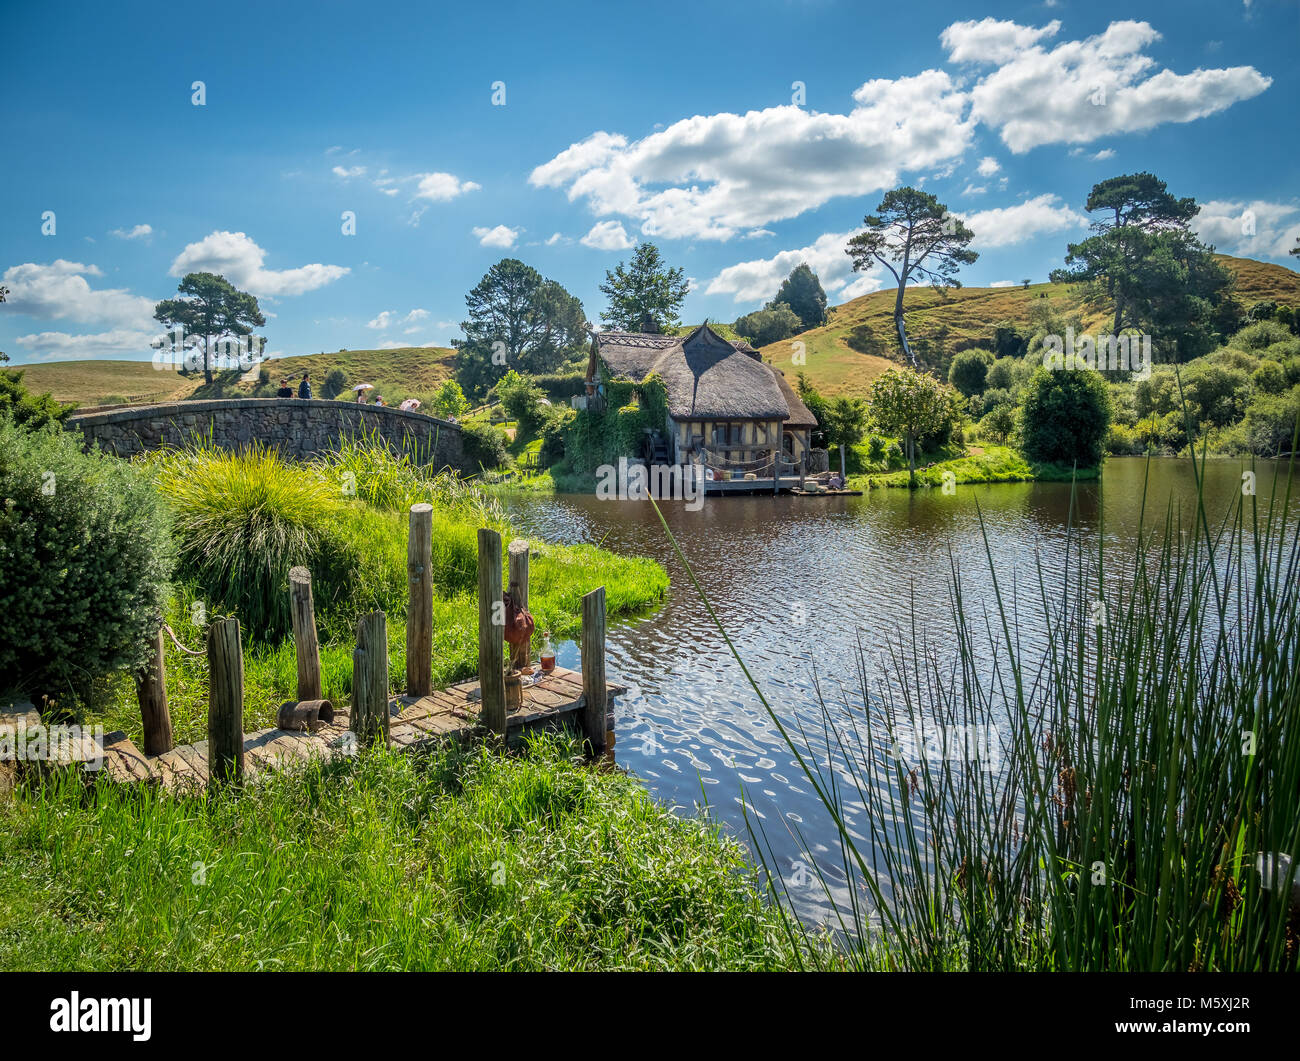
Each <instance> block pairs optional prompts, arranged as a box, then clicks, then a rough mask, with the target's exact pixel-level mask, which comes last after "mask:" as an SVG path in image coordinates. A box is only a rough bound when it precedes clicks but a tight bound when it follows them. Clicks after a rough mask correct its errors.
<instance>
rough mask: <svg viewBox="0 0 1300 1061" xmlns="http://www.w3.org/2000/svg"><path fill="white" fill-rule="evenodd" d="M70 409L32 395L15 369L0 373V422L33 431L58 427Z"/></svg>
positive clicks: (39, 395) (50, 399)
mask: <svg viewBox="0 0 1300 1061" xmlns="http://www.w3.org/2000/svg"><path fill="white" fill-rule="evenodd" d="M72 410H73V406H71V405H60V404H59V403H58V402H56V401H55V400H54V399H53V398H52V397H51V396H50V395H48V394H33V393H32V392H31V391H29V390H28V389H27V388H26V387H24V386H23V374H22V371H21V370H19V369H10V368H6V369H0V420H3V419H6V418H7V419H10V420H12V421H13V422H14V423H16V424H18V425H19V426H20V427H26V428H29V429H33V430H34V429H36V428H41V427H45V425H46V424H57V423H62V422H63V421H64V420H65V419H67V416H68V414H69V413H70V412H72Z"/></svg>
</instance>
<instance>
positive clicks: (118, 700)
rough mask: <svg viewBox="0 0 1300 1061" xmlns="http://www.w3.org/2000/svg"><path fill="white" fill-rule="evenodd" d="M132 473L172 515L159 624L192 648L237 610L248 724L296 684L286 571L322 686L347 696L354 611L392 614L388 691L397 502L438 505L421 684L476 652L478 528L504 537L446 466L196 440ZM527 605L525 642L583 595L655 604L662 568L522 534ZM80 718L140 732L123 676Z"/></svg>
mask: <svg viewBox="0 0 1300 1061" xmlns="http://www.w3.org/2000/svg"><path fill="white" fill-rule="evenodd" d="M144 467H145V469H146V470H147V472H148V474H149V475H150V476H151V477H152V478H153V480H154V481H155V483H156V484H157V486H158V489H159V491H160V492H161V493H162V495H163V497H164V498H165V499H166V500H167V501H168V503H169V505H170V506H171V508H172V510H173V511H174V513H175V517H176V522H175V526H176V536H177V539H178V543H179V548H180V556H181V564H180V570H179V577H178V579H177V580H176V582H175V584H174V586H173V592H172V595H171V599H170V601H169V603H168V606H167V611H166V620H167V623H168V625H169V626H170V627H171V629H172V630H173V631H174V633H175V635H176V637H177V639H178V640H179V641H180V642H181V643H182V644H184V645H186V646H188V647H189V648H191V649H198V648H201V647H202V645H203V639H204V636H205V634H204V630H205V627H206V624H207V623H208V622H209V621H210V620H211V618H212V617H213V616H215V615H218V614H221V615H226V614H233V615H235V616H237V617H238V618H239V619H240V621H241V626H242V627H243V631H244V644H245V659H244V687H245V715H244V728H245V729H246V730H251V729H256V728H260V727H263V726H268V725H272V724H273V723H274V719H275V713H276V710H277V708H278V706H279V704H280V703H282V702H283V701H284V700H286V699H292V698H293V696H294V694H295V690H296V686H297V669H296V663H295V655H294V646H293V641H292V638H291V637H290V636H289V629H288V627H289V619H288V613H287V609H286V604H287V596H288V573H289V569H290V567H292V566H294V565H296V564H301V565H303V566H306V567H307V568H308V569H309V570H310V571H311V572H312V577H313V594H314V597H315V603H316V612H317V623H318V627H319V629H320V639H321V649H320V656H321V678H322V684H323V692H324V695H325V696H326V697H328V698H331V699H336V700H339V701H342V702H346V700H347V698H348V696H349V695H350V693H351V679H352V649H353V647H354V645H355V623H356V619H357V617H358V616H359V615H361V614H362V613H363V612H365V611H369V610H371V609H375V608H378V609H382V610H383V611H384V612H385V613H386V614H387V616H388V634H389V668H390V677H391V681H392V685H393V687H394V688H400V687H401V686H402V684H403V682H404V681H405V670H406V628H405V616H406V601H407V570H406V538H407V528H408V519H407V512H408V511H409V509H410V506H411V505H412V504H414V503H416V502H421V501H422V502H427V503H429V504H431V505H433V507H434V517H433V518H434V532H433V581H434V602H433V664H432V670H433V679H434V682H435V684H436V685H446V684H449V683H451V682H453V681H459V680H462V679H465V678H468V677H471V676H472V675H473V674H474V672H475V670H476V668H477V662H478V640H477V636H478V635H477V630H478V602H477V571H478V543H477V530H478V528H479V527H491V528H493V529H495V530H497V531H499V532H500V533H501V535H502V539H503V545H504V544H505V543H507V542H508V541H509V540H510V539H511V538H512V537H514V536H515V535H514V531H513V529H512V528H511V527H510V526H509V524H508V521H507V520H506V519H505V517H504V516H503V514H502V511H501V509H500V507H499V505H497V503H496V502H495V501H494V500H492V499H491V498H490V497H488V496H487V495H485V494H484V493H483V492H482V491H480V490H478V489H475V488H473V487H471V486H468V485H466V484H464V483H462V482H461V481H459V480H457V479H455V478H453V477H450V476H446V475H437V476H435V475H432V474H430V473H428V472H426V471H425V470H423V469H421V468H418V467H416V466H414V465H412V464H411V463H410V462H408V461H406V460H405V459H403V458H400V457H396V456H393V455H392V454H390V453H389V452H388V451H387V450H384V449H382V448H379V447H375V446H371V445H368V444H366V443H364V442H354V443H350V444H348V445H345V446H344V447H343V448H342V450H341V451H340V452H338V453H335V454H331V455H329V456H327V457H324V458H322V459H321V460H319V461H316V462H314V463H312V464H308V465H303V464H292V463H287V462H284V461H282V460H281V459H280V458H279V457H278V456H277V455H276V454H275V453H273V452H267V451H264V450H258V449H256V448H254V449H252V450H249V451H246V452H243V453H238V454H234V453H224V452H221V451H216V450H210V449H206V448H203V447H202V446H197V447H192V448H188V449H183V450H173V451H162V452H159V453H157V454H154V455H152V456H151V457H149V458H147V459H146V460H145V462H144ZM531 544H532V556H531V561H530V572H529V576H530V599H529V608H530V611H531V612H532V613H533V615H534V617H535V619H536V623H537V626H536V637H537V638H538V640H539V643H540V638H541V636H542V634H543V632H545V631H550V633H551V634H552V636H553V637H554V638H556V639H561V640H563V639H569V638H576V637H577V636H578V634H579V632H580V629H581V601H582V597H583V595H584V594H585V593H587V592H589V591H590V590H592V589H595V588H596V587H597V586H602V585H603V586H604V587H605V591H606V602H607V607H608V609H609V614H610V616H611V618H613V619H617V618H618V617H620V616H629V615H634V614H636V613H638V612H641V611H643V610H645V609H646V608H648V607H651V606H653V605H654V604H656V603H657V602H658V601H659V600H661V599H662V598H663V595H664V592H665V591H666V589H667V585H668V576H667V573H666V572H665V571H664V569H663V567H662V566H661V565H659V564H657V563H655V562H654V561H651V560H648V559H644V558H641V557H625V556H616V555H614V554H613V553H610V552H608V551H606V550H603V549H599V548H597V547H595V546H590V545H552V544H548V543H546V542H541V541H533V542H532V543H531ZM165 644H166V649H165V652H166V665H167V677H168V682H167V692H168V698H169V702H170V710H171V715H172V723H173V726H174V729H175V734H176V739H177V740H178V741H179V742H182V743H183V742H189V741H194V740H199V739H202V737H203V736H204V735H205V733H206V726H207V721H206V720H207V663H206V659H205V658H204V657H203V656H192V655H189V654H187V653H185V652H183V651H182V650H181V649H180V648H179V647H177V645H176V644H174V643H173V642H172V640H171V639H170V638H167V639H166V641H165ZM89 719H90V720H93V721H102V722H104V724H105V725H106V726H108V727H109V728H111V729H122V730H125V731H126V732H127V734H128V735H130V736H132V737H133V738H138V737H139V736H140V728H141V721H140V714H139V708H138V705H137V703H136V697H135V690H134V686H133V684H132V682H131V680H130V679H129V677H128V676H126V675H119V676H117V677H116V678H115V679H113V680H112V681H110V682H109V683H108V684H107V687H106V688H105V690H104V691H103V695H102V697H101V698H100V701H99V703H97V704H96V705H95V707H94V710H93V711H92V712H91V713H90V715H89Z"/></svg>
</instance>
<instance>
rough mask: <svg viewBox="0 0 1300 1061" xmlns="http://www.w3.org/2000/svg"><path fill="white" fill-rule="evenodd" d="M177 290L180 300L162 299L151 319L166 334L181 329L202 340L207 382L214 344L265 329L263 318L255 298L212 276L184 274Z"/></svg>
mask: <svg viewBox="0 0 1300 1061" xmlns="http://www.w3.org/2000/svg"><path fill="white" fill-rule="evenodd" d="M177 291H178V292H179V293H180V296H181V297H180V298H168V299H163V301H161V302H159V303H158V305H157V306H155V307H154V314H153V315H154V319H155V320H156V321H158V322H159V323H160V324H162V325H163V326H164V327H166V328H167V329H168V330H169V331H170V330H172V329H175V328H182V329H184V331H185V333H186V334H187V335H195V336H198V337H200V339H202V340H203V351H202V353H203V373H204V379H205V380H206V382H208V383H211V382H212V372H213V361H214V356H215V354H216V349H215V344H216V341H217V340H218V339H221V338H223V337H225V336H244V335H251V334H252V331H253V329H254V328H261V327H263V326H265V324H266V318H265V317H264V316H263V315H262V311H261V309H260V308H259V307H258V304H257V298H256V297H255V296H253V295H250V294H249V293H248V292H246V291H239V290H237V289H236V288H235V286H234V285H233V284H231V283H230V281H229V280H227V279H226V278H225V277H224V276H218V275H216V274H215V273H187V274H186V275H185V276H184V277H183V278H182V279H181V282H180V284H179V285H178V286H177ZM173 352H174V353H180V352H181V351H178V350H177V351H173Z"/></svg>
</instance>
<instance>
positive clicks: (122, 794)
mask: <svg viewBox="0 0 1300 1061" xmlns="http://www.w3.org/2000/svg"><path fill="white" fill-rule="evenodd" d="M575 752H576V749H575V747H574V746H572V745H569V744H565V743H562V742H560V741H558V740H556V739H554V738H544V739H540V738H539V739H537V740H535V741H534V742H533V743H532V745H531V746H530V748H529V750H528V751H527V753H526V754H524V755H521V756H503V755H499V754H497V753H494V752H491V751H488V750H486V749H484V748H481V747H480V748H475V749H472V750H468V751H459V750H457V749H456V748H453V747H447V748H444V749H442V750H441V751H438V752H436V753H434V754H432V755H430V756H427V757H425V756H414V755H399V754H396V753H392V752H386V751H381V750H376V751H375V752H373V753H371V754H368V755H365V756H363V757H361V758H359V759H356V760H352V761H345V762H341V763H338V764H333V765H330V766H327V767H321V766H318V765H317V766H310V767H306V768H304V769H302V770H300V771H298V772H295V773H290V774H285V775H279V776H277V777H274V778H271V779H269V780H268V781H267V782H266V783H264V784H259V785H257V786H252V787H250V788H248V789H246V790H245V791H244V792H243V793H241V794H238V795H234V796H232V795H226V796H223V797H220V798H214V799H211V800H206V799H201V798H200V799H194V798H175V797H171V796H166V795H162V794H160V793H158V792H157V791H151V790H141V789H137V788H130V787H124V786H113V785H110V784H101V787H99V788H98V789H97V790H95V791H94V792H93V793H92V795H91V797H90V798H87V796H86V794H85V792H84V789H83V787H82V784H81V782H80V780H79V779H78V778H76V777H75V776H73V777H70V778H65V781H64V783H62V784H49V785H47V786H45V787H44V788H42V789H40V790H36V791H21V790H20V792H19V793H18V794H17V795H16V796H15V797H10V798H9V799H8V800H7V801H6V802H3V803H0V926H3V928H2V929H0V970H15V969H21V970H51V969H59V970H73V969H75V970H83V969H86V970H110V969H111V970H115V971H116V970H123V969H129V970H159V969H160V970H173V969H182V970H295V969H298V970H301V969H320V970H405V969H439V970H538V969H558V970H568V969H574V970H616V969H646V970H660V969H703V970H710V969H773V968H786V967H788V965H789V963H790V960H791V947H790V945H789V943H788V942H787V941H786V937H785V935H784V932H783V930H782V929H781V926H780V924H779V919H778V917H777V916H776V915H775V913H774V912H773V911H772V910H771V908H770V907H767V906H765V905H764V904H763V903H762V902H761V899H760V893H759V891H758V888H757V887H756V884H755V881H754V878H753V871H752V867H751V866H750V865H749V864H748V863H747V862H746V861H745V859H744V857H743V852H742V849H741V848H740V847H739V845H737V844H736V843H735V842H733V841H729V840H726V839H724V838H723V837H722V836H721V835H720V834H719V832H718V831H717V829H716V827H714V826H712V825H711V824H709V823H707V822H706V821H704V820H701V819H698V818H683V817H679V816H677V815H674V814H673V813H672V812H670V811H669V810H668V809H666V808H664V807H662V806H660V805H659V804H657V803H655V802H654V801H653V800H652V799H651V798H650V797H649V796H648V795H647V794H646V792H645V790H644V789H643V788H642V787H641V785H640V784H639V783H638V782H637V781H635V780H634V779H631V778H629V777H627V776H625V775H623V774H620V773H617V772H612V773H611V772H602V771H600V770H597V769H594V768H592V767H589V766H585V765H582V764H581V763H580V762H579V761H578V760H577V759H576V757H575Z"/></svg>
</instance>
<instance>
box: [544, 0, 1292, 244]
mask: <svg viewBox="0 0 1300 1061" xmlns="http://www.w3.org/2000/svg"><path fill="white" fill-rule="evenodd" d="M1060 29H1061V23H1060V22H1059V21H1057V20H1053V21H1051V22H1049V23H1047V24H1046V25H1044V26H1024V25H1020V24H1018V23H1016V22H1012V21H1000V20H997V19H993V18H986V19H983V20H982V21H978V22H976V21H969V22H956V23H953V24H952V25H950V26H949V27H948V28H947V29H945V30H944V31H943V33H942V35H941V38H940V40H941V43H942V46H943V48H944V50H945V52H946V54H947V57H948V61H949V62H950V63H952V64H954V65H955V66H957V67H958V68H959V70H958V73H960V74H961V78H960V79H958V78H957V77H955V76H954V74H953V73H950V72H949V71H947V70H925V71H922V72H921V73H918V74H915V75H912V76H904V77H899V78H896V79H876V80H872V81H868V82H866V83H865V84H863V85H862V86H860V87H859V88H858V89H857V91H855V92H854V93H853V97H852V106H849V107H846V108H845V109H844V111H843V112H838V113H837V112H826V113H823V112H817V111H811V110H807V109H804V108H802V107H796V106H780V107H768V108H765V109H762V110H752V111H747V112H746V113H744V114H735V113H728V112H724V113H719V114H708V115H695V116H693V117H690V118H684V119H682V120H680V121H677V122H674V123H673V124H671V125H669V126H667V127H666V128H656V130H655V131H654V132H652V133H650V134H649V135H647V136H645V137H643V138H641V139H632V138H629V137H628V136H625V135H623V134H620V133H616V132H610V131H606V130H600V131H597V132H594V133H592V134H591V135H590V136H588V137H587V138H586V139H584V140H581V141H578V142H576V143H573V144H571V145H570V146H569V147H567V148H565V149H564V150H563V151H561V152H560V153H559V154H557V155H555V157H553V158H552V159H550V160H549V161H547V162H545V163H543V164H542V165H539V166H537V167H536V168H535V169H534V170H533V171H532V174H531V175H530V178H529V180H530V182H531V183H532V184H533V185H535V186H538V187H545V188H561V189H564V191H565V192H566V194H567V195H568V197H569V199H570V201H581V202H584V203H585V204H586V205H587V206H588V207H589V208H590V209H591V211H592V212H593V213H594V214H595V215H596V216H597V217H598V218H611V217H620V218H624V219H628V220H630V221H632V222H634V223H635V224H636V225H637V226H639V231H640V234H641V235H645V236H651V237H664V238H682V239H715V240H727V239H731V238H732V237H733V236H736V235H742V236H743V235H745V234H751V233H757V232H762V231H765V229H764V226H766V225H768V224H769V223H772V222H776V221H781V220H785V219H788V218H791V217H795V216H797V215H799V214H801V213H803V212H804V211H806V210H810V209H815V208H816V207H819V206H821V205H822V204H823V203H826V202H827V201H829V200H831V199H833V198H836V197H839V196H853V197H862V196H868V195H872V194H874V193H877V192H879V191H881V190H883V189H886V188H890V187H893V186H895V185H897V184H899V183H900V182H901V179H902V178H903V175H904V174H910V175H924V174H926V173H940V174H943V173H947V172H951V170H952V167H954V166H955V165H956V164H957V163H958V162H959V160H960V159H961V157H962V155H963V154H964V153H965V152H966V151H967V150H968V149H969V148H970V147H971V145H972V144H973V142H974V135H975V132H976V130H977V128H978V127H979V126H980V125H981V124H983V125H985V126H987V127H989V128H991V129H993V130H995V131H997V132H998V133H999V134H1000V135H1001V138H1002V140H1003V142H1004V143H1005V144H1006V145H1007V147H1009V148H1010V149H1011V150H1012V151H1013V152H1016V153H1022V152H1025V151H1028V150H1030V149H1031V148H1033V147H1036V146H1038V145H1041V144H1050V143H1086V142H1090V141H1092V140H1095V139H1097V138H1099V137H1102V136H1111V135H1118V134H1121V133H1126V132H1141V131H1143V130H1147V129H1151V128H1153V127H1155V126H1157V125H1160V124H1162V123H1165V122H1187V121H1192V120H1194V119H1196V118H1201V117H1204V116H1206V115H1210V114H1214V113H1217V112H1219V111H1222V110H1224V109H1225V108H1227V107H1229V106H1231V105H1232V104H1233V103H1236V102H1238V101H1240V100H1244V99H1249V98H1250V97H1252V96H1255V95H1258V94H1259V93H1260V92H1262V91H1264V90H1265V89H1266V88H1267V87H1268V86H1269V84H1270V79H1269V78H1267V77H1265V76H1264V75H1263V74H1261V73H1260V72H1259V71H1257V70H1256V69H1254V67H1249V66H1241V67H1231V68H1226V69H1197V70H1194V71H1192V72H1191V73H1187V74H1178V73H1174V72H1173V71H1171V70H1167V69H1159V68H1158V64H1157V63H1156V60H1155V59H1153V58H1151V57H1150V56H1149V55H1147V54H1145V50H1146V49H1147V48H1149V46H1150V45H1152V44H1153V43H1154V42H1156V41H1157V40H1159V37H1160V35H1159V34H1158V33H1157V32H1156V31H1155V30H1154V29H1153V28H1152V27H1151V26H1150V25H1149V24H1148V23H1146V22H1133V21H1123V22H1113V23H1111V24H1110V25H1109V26H1108V27H1107V29H1106V30H1105V31H1104V32H1102V33H1100V34H1097V35H1095V36H1092V37H1087V38H1085V39H1082V40H1075V41H1063V42H1060V43H1056V44H1053V40H1054V38H1056V36H1057V35H1058V33H1059V32H1060ZM1000 169H1001V167H1000V165H999V164H998V162H997V160H996V159H995V158H993V157H992V156H986V157H984V158H983V159H981V160H980V162H979V164H978V166H977V172H978V174H979V175H980V176H983V177H990V176H993V175H994V174H996V173H998V172H999V171H1000ZM911 179H913V180H918V179H919V177H918V176H912V177H911Z"/></svg>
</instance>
